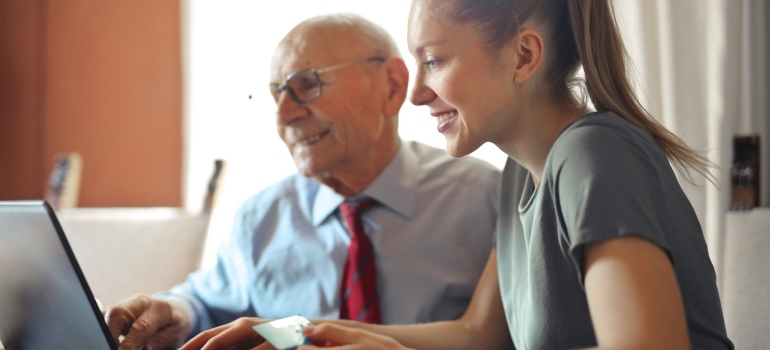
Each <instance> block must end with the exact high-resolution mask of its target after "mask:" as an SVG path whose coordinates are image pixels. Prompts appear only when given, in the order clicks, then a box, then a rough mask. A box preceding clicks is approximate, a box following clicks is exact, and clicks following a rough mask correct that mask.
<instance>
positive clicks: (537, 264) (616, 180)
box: [497, 112, 733, 350]
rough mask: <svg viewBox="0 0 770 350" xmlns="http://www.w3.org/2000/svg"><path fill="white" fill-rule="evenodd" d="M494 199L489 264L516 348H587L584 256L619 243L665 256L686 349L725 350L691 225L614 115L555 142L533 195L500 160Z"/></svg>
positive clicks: (521, 174)
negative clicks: (591, 246)
mask: <svg viewBox="0 0 770 350" xmlns="http://www.w3.org/2000/svg"><path fill="white" fill-rule="evenodd" d="M501 190H502V196H501V205H500V216H499V220H498V233H497V265H498V274H499V279H500V290H501V293H502V299H503V305H504V306H505V314H506V318H507V320H508V327H509V330H510V333H511V337H512V339H513V342H514V344H515V345H516V348H517V349H519V350H524V349H574V348H582V347H590V346H595V345H596V337H595V334H594V329H593V326H592V322H591V316H590V314H589V309H588V302H587V300H586V294H585V290H584V288H583V283H582V281H583V276H582V271H583V263H584V259H583V248H584V247H585V244H587V243H591V242H598V241H604V240H608V239H613V238H616V237H621V236H624V235H637V236H641V237H644V238H646V239H648V240H650V241H651V242H653V243H654V244H656V245H657V246H659V247H661V248H662V249H664V250H665V251H666V252H667V253H668V255H669V257H670V258H671V261H672V264H673V266H674V270H675V272H676V277H677V280H678V282H679V287H680V289H681V293H682V297H683V300H684V308H685V312H686V316H687V325H688V328H689V332H690V340H691V344H692V347H693V348H694V349H732V348H733V345H732V343H731V342H730V340H729V339H728V338H727V335H726V332H725V325H724V319H723V316H722V308H721V305H720V302H719V295H718V292H717V286H716V277H715V273H714V268H713V266H712V264H711V261H710V260H709V256H708V252H707V248H706V242H705V240H704V238H703V232H702V230H701V227H700V224H699V222H698V219H697V217H696V216H695V212H694V211H693V209H692V206H691V204H690V202H689V201H688V199H687V197H686V196H685V194H684V192H683V191H682V189H681V187H680V186H679V183H678V181H677V178H676V176H675V175H674V172H673V170H672V168H671V166H670V164H669V162H668V160H667V158H666V156H665V154H664V153H663V151H662V150H661V148H660V146H659V145H658V144H657V142H656V141H655V140H654V139H653V138H652V137H651V136H650V135H649V133H647V132H646V131H643V130H642V129H640V128H638V127H636V126H634V125H633V124H631V123H630V122H628V121H626V120H624V119H623V118H621V117H619V116H617V115H615V114H613V113H609V112H601V113H592V114H589V115H586V116H584V117H582V118H580V119H578V120H577V121H575V122H574V123H572V124H571V125H570V126H568V127H567V128H566V129H565V130H564V131H563V132H562V134H561V135H560V136H559V138H558V139H557V140H556V143H555V144H554V146H553V148H552V149H551V151H550V153H549V154H548V158H547V160H546V164H545V171H544V172H543V179H542V181H541V182H540V184H539V185H538V187H537V188H535V187H534V186H533V183H532V179H531V177H530V175H529V173H528V172H527V171H526V170H525V169H524V168H523V167H521V166H520V165H518V164H517V163H516V162H515V161H513V160H511V159H509V160H508V163H507V164H506V166H505V170H504V172H503V184H502V189H501Z"/></svg>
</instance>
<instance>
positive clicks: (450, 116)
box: [431, 110, 457, 133]
mask: <svg viewBox="0 0 770 350" xmlns="http://www.w3.org/2000/svg"><path fill="white" fill-rule="evenodd" d="M431 115H432V116H434V117H436V121H437V122H438V127H436V130H438V132H440V133H443V132H444V131H446V130H447V129H449V127H450V126H451V125H452V123H454V121H455V120H456V119H457V110H451V111H441V112H437V113H431Z"/></svg>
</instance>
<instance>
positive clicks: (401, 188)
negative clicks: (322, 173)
mask: <svg viewBox="0 0 770 350" xmlns="http://www.w3.org/2000/svg"><path fill="white" fill-rule="evenodd" d="M417 167H418V162H417V156H416V155H415V154H414V152H412V151H411V148H409V146H408V144H405V143H404V142H401V145H400V146H399V148H398V152H396V156H395V157H393V160H391V161H390V164H388V166H387V167H385V170H383V171H382V173H380V176H378V177H377V179H375V180H374V182H372V183H371V184H370V185H369V187H367V188H366V189H365V190H364V191H363V193H361V194H362V195H365V196H368V197H371V198H374V199H376V200H377V201H378V202H379V203H380V204H382V205H383V206H386V207H388V208H390V209H391V210H393V211H395V212H396V213H398V214H399V215H401V216H403V217H404V218H405V219H411V218H412V215H413V214H414V209H415V205H416V202H417ZM344 200H345V198H344V197H342V196H340V195H339V194H337V193H336V192H334V191H333V190H332V189H331V188H329V187H328V186H326V185H323V184H321V185H320V188H319V189H318V192H316V196H315V200H314V201H313V208H312V213H313V226H315V227H318V226H319V225H321V224H322V223H323V222H324V221H325V220H326V219H327V218H328V217H329V216H330V215H332V214H333V213H334V211H335V210H337V207H339V205H340V204H342V202H343V201H344Z"/></svg>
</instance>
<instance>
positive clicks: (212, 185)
mask: <svg viewBox="0 0 770 350" xmlns="http://www.w3.org/2000/svg"><path fill="white" fill-rule="evenodd" d="M224 168H225V161H224V160H223V159H215V160H214V172H213V173H212V174H211V179H209V185H208V187H207V188H206V197H205V198H204V199H203V214H206V215H209V214H211V212H212V211H213V210H214V206H215V205H216V200H217V194H218V190H219V187H220V185H219V183H220V182H222V178H224V174H223V173H224V171H225V169H224Z"/></svg>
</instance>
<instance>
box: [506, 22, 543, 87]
mask: <svg viewBox="0 0 770 350" xmlns="http://www.w3.org/2000/svg"><path fill="white" fill-rule="evenodd" d="M508 44H509V45H513V47H512V48H511V49H512V50H513V53H514V55H515V66H514V73H515V74H514V76H513V82H514V83H517V84H522V83H524V82H526V81H527V80H529V79H530V78H531V77H532V76H533V75H535V73H537V70H538V69H540V66H541V65H542V63H543V57H544V53H545V52H544V49H545V46H544V45H543V37H542V36H541V35H540V33H539V32H538V31H536V30H534V29H529V28H526V29H522V30H521V31H520V32H519V34H517V35H516V36H515V37H514V38H513V39H511V41H510V42H509V43H508Z"/></svg>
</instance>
